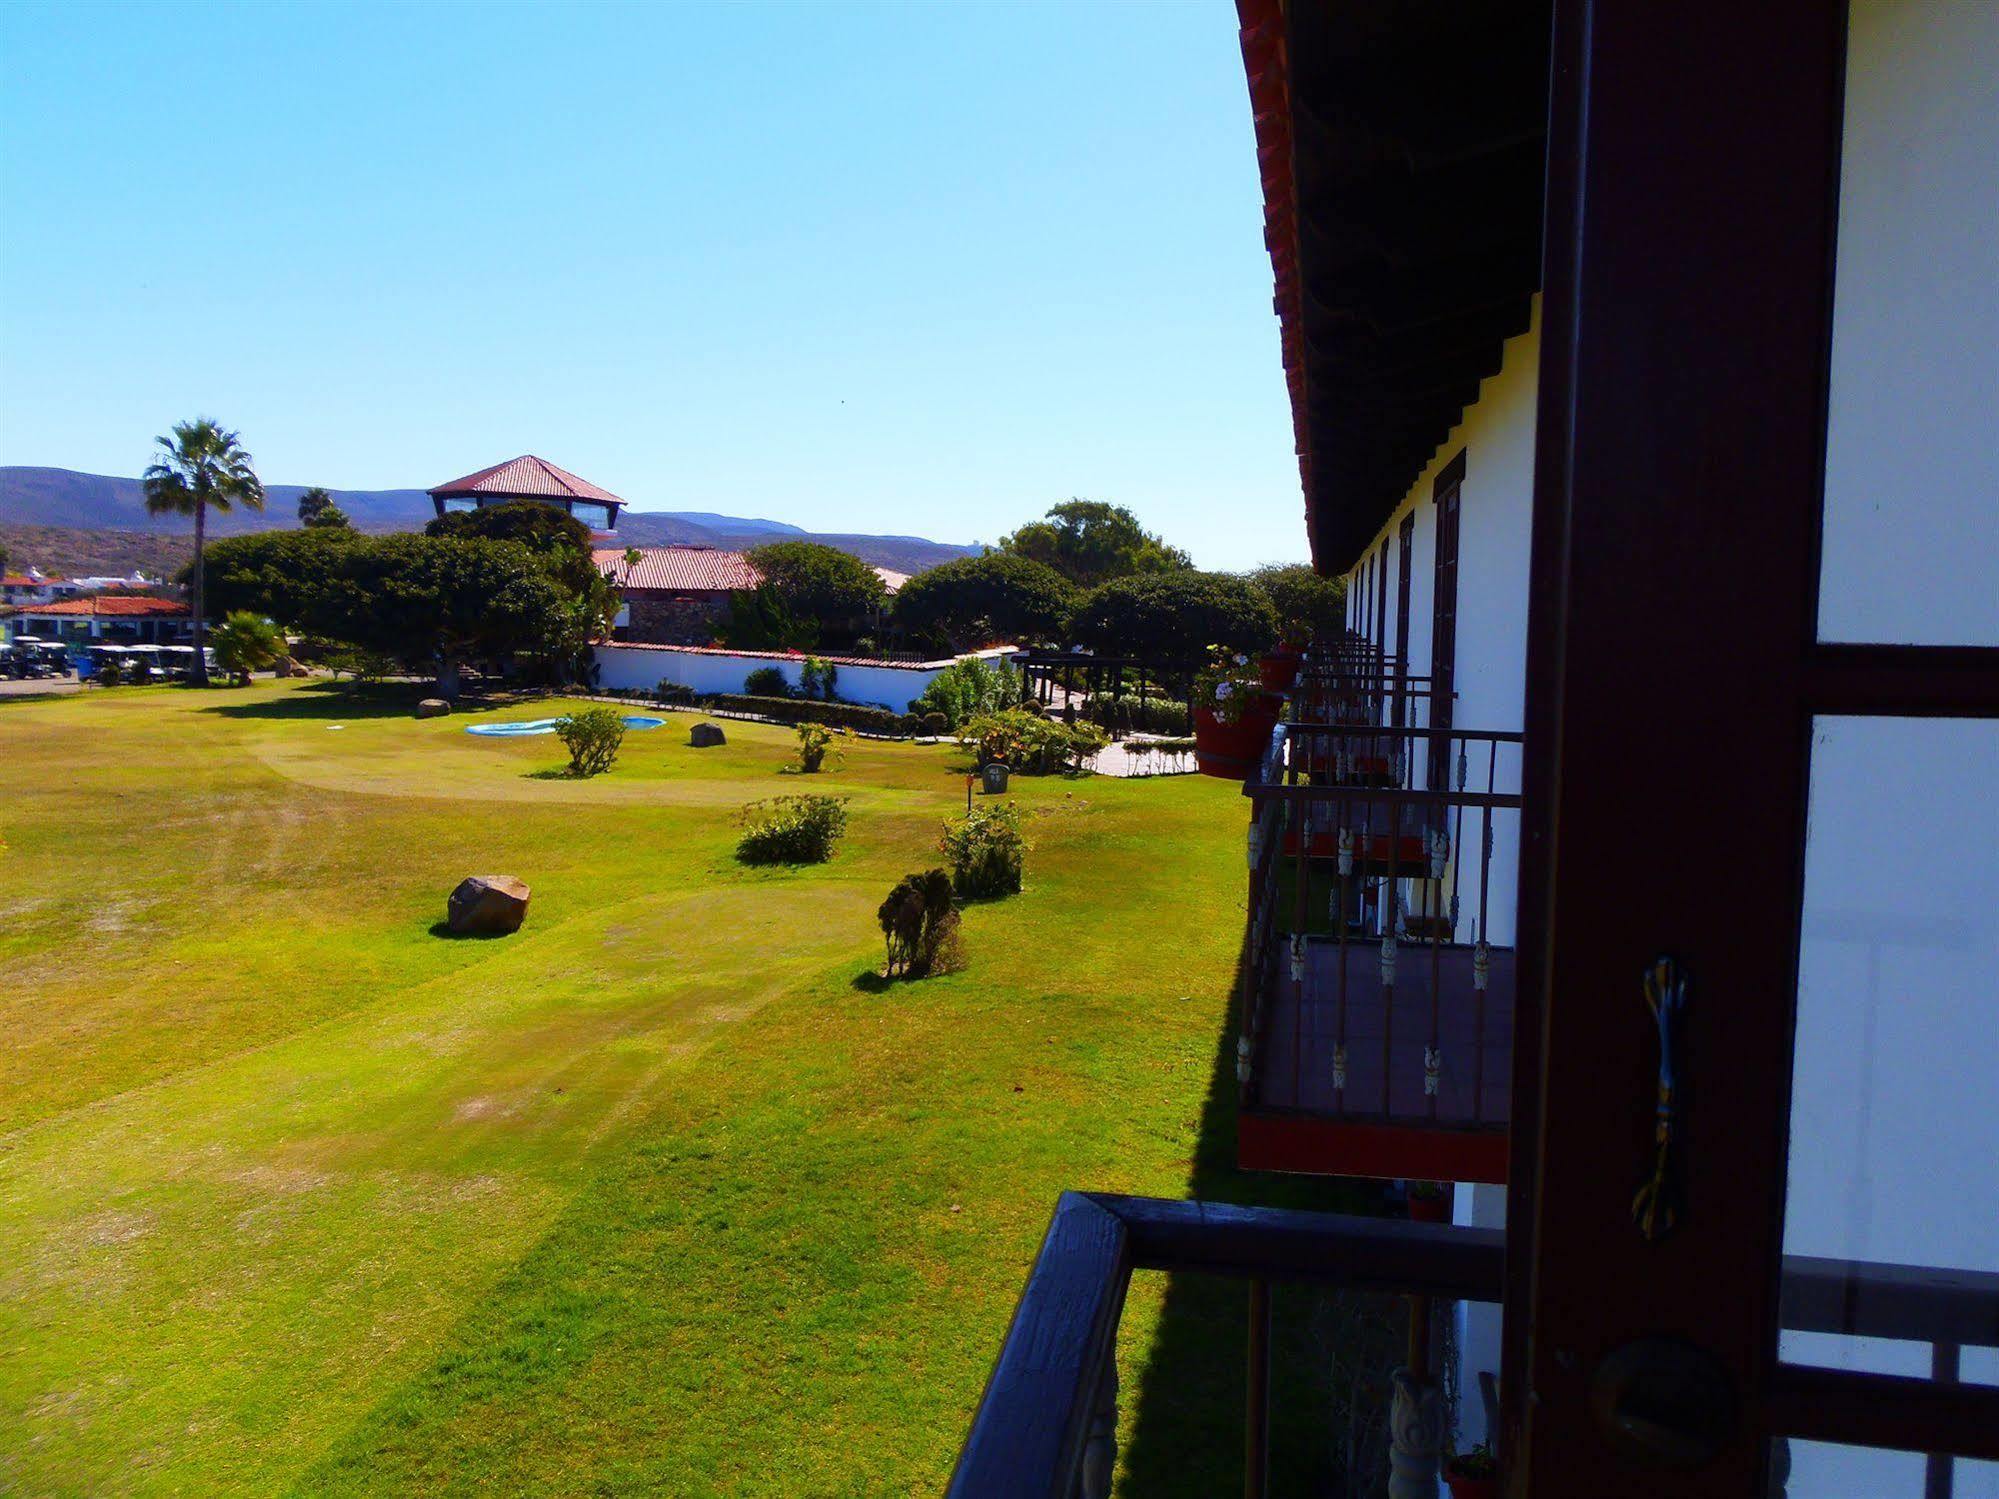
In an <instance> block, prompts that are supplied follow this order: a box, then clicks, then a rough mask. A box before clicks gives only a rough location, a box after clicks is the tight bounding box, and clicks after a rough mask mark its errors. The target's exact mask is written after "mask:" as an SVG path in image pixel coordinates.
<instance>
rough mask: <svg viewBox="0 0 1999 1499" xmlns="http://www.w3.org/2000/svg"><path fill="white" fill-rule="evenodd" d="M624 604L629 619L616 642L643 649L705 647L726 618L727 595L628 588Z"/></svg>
mask: <svg viewBox="0 0 1999 1499" xmlns="http://www.w3.org/2000/svg"><path fill="white" fill-rule="evenodd" d="M624 602H625V606H626V608H627V609H629V610H630V615H629V617H628V621H627V623H626V624H624V625H623V626H621V627H620V628H619V630H618V638H619V639H620V640H630V641H634V642H637V643H641V644H645V645H708V644H709V643H711V642H712V641H713V640H714V639H715V630H716V627H717V626H718V625H719V624H720V623H721V622H722V621H723V620H724V619H726V618H727V617H728V614H729V595H728V594H726V593H671V592H668V591H667V590H666V589H663V588H629V589H626V590H625V592H624Z"/></svg>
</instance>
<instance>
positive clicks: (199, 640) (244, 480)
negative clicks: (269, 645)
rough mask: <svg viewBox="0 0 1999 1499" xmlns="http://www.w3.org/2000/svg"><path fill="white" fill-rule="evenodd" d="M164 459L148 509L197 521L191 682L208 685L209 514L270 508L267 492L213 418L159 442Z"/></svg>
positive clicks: (149, 478)
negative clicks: (205, 592) (204, 606)
mask: <svg viewBox="0 0 1999 1499" xmlns="http://www.w3.org/2000/svg"><path fill="white" fill-rule="evenodd" d="M154 440H155V441H156V442H157V443H158V444H159V449H160V453H159V456H158V457H157V458H156V459H155V460H154V461H153V464H152V466H151V467H150V468H148V469H147V470H146V472H145V475H144V482H145V485H146V509H147V510H148V511H149V512H151V513H152V514H154V515H191V516H193V517H194V571H193V577H192V581H193V585H194V586H193V588H192V589H191V590H190V592H191V594H192V598H191V600H190V602H191V603H192V605H193V610H194V670H193V671H192V672H190V673H189V675H188V680H189V681H191V682H193V683H194V684H195V685H196V686H198V687H206V686H207V685H208V665H207V661H206V658H205V657H204V656H203V655H202V646H203V643H204V641H205V639H206V629H205V625H204V622H203V619H202V613H201V568H202V549H203V548H204V546H205V545H206V544H207V531H208V512H209V511H210V510H222V511H228V510H233V509H235V508H236V507H237V506H238V505H242V506H244V507H245V508H247V509H250V510H262V509H263V508H264V486H263V483H262V481H260V480H259V479H258V478H257V471H256V470H255V469H253V468H252V467H251V466H250V455H249V454H248V453H246V452H244V451H243V444H242V443H241V442H239V441H237V438H236V434H235V433H234V432H226V431H224V430H223V428H222V426H221V424H220V423H219V422H217V421H215V420H214V419H213V418H212V417H206V416H203V417H197V418H195V420H193V421H191V422H181V423H180V424H179V425H177V426H176V427H175V428H174V430H173V436H171V437H161V438H156V439H154Z"/></svg>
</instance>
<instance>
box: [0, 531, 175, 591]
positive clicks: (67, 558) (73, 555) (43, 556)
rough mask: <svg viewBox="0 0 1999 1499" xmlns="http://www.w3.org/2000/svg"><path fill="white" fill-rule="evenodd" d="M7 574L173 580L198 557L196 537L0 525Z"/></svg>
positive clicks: (0, 541) (156, 533) (0, 538)
mask: <svg viewBox="0 0 1999 1499" xmlns="http://www.w3.org/2000/svg"><path fill="white" fill-rule="evenodd" d="M0 547H4V548H5V549H6V551H7V571H8V572H10V573H18V572H26V571H27V570H28V569H29V568H31V567H39V568H40V569H41V570H42V571H43V572H45V573H47V574H49V575H50V576H51V577H56V578H108V577H118V578H129V577H131V576H132V574H133V573H134V572H142V573H144V574H145V575H146V576H147V577H149V578H170V577H172V576H173V575H174V573H175V572H177V571H178V570H179V569H180V568H181V567H182V566H184V565H185V564H186V562H187V560H188V558H190V557H192V556H193V555H194V538H193V537H192V536H164V535H162V534H160V533H159V532H157V531H108V530H107V531H91V530H84V529H81V528H78V527H75V526H8V525H0Z"/></svg>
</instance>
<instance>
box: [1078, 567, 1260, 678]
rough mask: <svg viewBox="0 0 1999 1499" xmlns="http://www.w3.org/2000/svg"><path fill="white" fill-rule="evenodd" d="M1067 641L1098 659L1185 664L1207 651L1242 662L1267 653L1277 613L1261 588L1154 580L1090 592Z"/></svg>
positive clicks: (1191, 575) (1193, 578)
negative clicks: (1236, 654) (1221, 651)
mask: <svg viewBox="0 0 1999 1499" xmlns="http://www.w3.org/2000/svg"><path fill="white" fill-rule="evenodd" d="M1070 633H1071V635H1072V636H1073V637H1074V639H1075V640H1076V642H1077V643H1078V644H1081V645H1085V646H1088V647H1089V648H1090V649H1091V650H1092V651H1095V652H1096V653H1097V654H1099V655H1103V656H1140V657H1145V658H1147V659H1150V660H1154V661H1175V662H1191V661H1196V660H1201V659H1204V658H1205V657H1206V655H1207V652H1208V648H1209V647H1210V646H1217V645H1219V646H1223V647H1226V648H1227V649H1228V650H1231V651H1240V652H1243V653H1245V654H1254V653H1255V652H1257V651H1265V650H1268V649H1270V647H1271V646H1272V645H1273V644H1275V643H1276V640H1277V611H1276V610H1275V609H1273V608H1272V607H1271V604H1270V600H1269V598H1268V597H1266V596H1265V594H1264V593H1263V591H1262V590H1261V589H1260V588H1257V587H1256V586H1255V585H1254V584H1252V583H1251V582H1250V581H1249V580H1248V579H1246V578H1239V577H1237V576H1236V575H1235V574H1233V573H1202V572H1171V573H1154V574H1151V575H1149V576H1144V577H1136V578H1118V579H1115V580H1113V581H1112V582H1109V583H1105V584H1103V585H1102V586H1101V587H1098V588H1093V589H1091V590H1090V592H1089V594H1088V595H1087V596H1085V598H1084V599H1083V602H1082V605H1081V606H1080V607H1079V608H1078V609H1077V611H1076V617H1075V620H1074V622H1073V624H1072V625H1071V628H1070Z"/></svg>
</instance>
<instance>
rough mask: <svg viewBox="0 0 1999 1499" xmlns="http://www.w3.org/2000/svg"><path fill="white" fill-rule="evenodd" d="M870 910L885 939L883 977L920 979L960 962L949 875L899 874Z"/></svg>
mask: <svg viewBox="0 0 1999 1499" xmlns="http://www.w3.org/2000/svg"><path fill="white" fill-rule="evenodd" d="M875 915H876V919H878V920H879V921H880V922H881V929H882V938H883V940H884V941H885V942H887V944H888V964H887V966H886V967H885V968H884V969H883V975H884V976H885V977H887V978H911V979H920V978H923V977H926V976H927V975H929V974H932V973H949V972H952V971H953V970H955V969H957V968H960V967H962V966H963V965H964V948H963V943H962V939H961V936H960V933H959V924H958V913H957V911H956V910H955V909H954V908H953V907H952V905H951V876H950V875H948V874H946V873H945V872H944V871H943V870H941V869H932V870H929V871H926V872H925V873H923V874H906V875H904V876H903V877H902V879H901V881H900V882H898V883H897V885H896V887H895V888H894V889H893V890H891V891H889V893H888V899H887V900H885V901H883V902H882V903H881V909H880V910H879V911H877V912H876V913H875Z"/></svg>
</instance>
